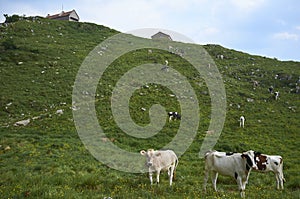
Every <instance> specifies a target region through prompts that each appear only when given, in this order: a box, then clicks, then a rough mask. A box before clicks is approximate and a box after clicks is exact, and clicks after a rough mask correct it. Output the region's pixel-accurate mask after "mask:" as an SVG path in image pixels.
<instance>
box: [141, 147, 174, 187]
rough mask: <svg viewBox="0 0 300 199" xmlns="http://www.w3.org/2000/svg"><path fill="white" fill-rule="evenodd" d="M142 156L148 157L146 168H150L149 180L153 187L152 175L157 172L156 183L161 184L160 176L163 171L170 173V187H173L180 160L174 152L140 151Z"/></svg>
mask: <svg viewBox="0 0 300 199" xmlns="http://www.w3.org/2000/svg"><path fill="white" fill-rule="evenodd" d="M140 153H141V155H143V156H145V157H146V159H147V160H146V166H147V167H148V168H149V178H150V182H151V185H152V184H153V180H152V174H153V172H157V176H156V183H157V184H158V183H159V175H160V171H161V170H165V171H168V176H169V179H170V186H171V185H172V181H173V175H174V176H175V170H176V167H177V165H178V158H177V156H176V154H175V152H174V151H172V150H158V151H155V150H153V149H148V150H147V151H144V150H142V151H140Z"/></svg>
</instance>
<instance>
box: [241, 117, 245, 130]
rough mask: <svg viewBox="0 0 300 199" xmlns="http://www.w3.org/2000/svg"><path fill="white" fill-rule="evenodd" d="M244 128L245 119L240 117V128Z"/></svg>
mask: <svg viewBox="0 0 300 199" xmlns="http://www.w3.org/2000/svg"><path fill="white" fill-rule="evenodd" d="M244 126H245V117H244V116H241V117H240V127H243V128H244Z"/></svg>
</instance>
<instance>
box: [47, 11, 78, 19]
mask: <svg viewBox="0 0 300 199" xmlns="http://www.w3.org/2000/svg"><path fill="white" fill-rule="evenodd" d="M72 12H75V13H76V11H75V10H71V11H69V12H64V11H61V13H59V14H55V15H49V14H48V15H47V17H46V18H48V19H57V18H61V17H67V16H69V15H70V14H71V13H72ZM76 15H77V13H76ZM77 16H78V15H77ZM78 18H79V17H78Z"/></svg>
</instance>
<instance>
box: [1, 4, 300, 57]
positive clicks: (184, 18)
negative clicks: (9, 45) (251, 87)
mask: <svg viewBox="0 0 300 199" xmlns="http://www.w3.org/2000/svg"><path fill="white" fill-rule="evenodd" d="M62 6H63V9H64V11H69V10H72V9H75V10H76V12H77V13H78V15H79V17H80V21H81V22H92V23H96V24H100V25H105V26H108V27H110V28H113V29H116V30H118V31H121V32H128V31H132V30H135V29H143V28H155V29H157V30H171V31H174V32H177V33H180V34H182V35H184V36H186V37H187V38H189V39H190V40H192V41H194V42H195V43H199V44H208V43H210V44H220V45H222V46H224V47H226V48H230V49H235V50H239V51H243V52H247V53H250V54H255V55H261V56H267V57H271V58H273V57H276V58H278V59H280V60H296V61H300V1H298V0H171V1H170V0H84V1H80V0H72V1H71V0H67V1H63V0H52V1H42V0H28V1H26V0H14V1H12V0H0V11H1V13H0V22H4V21H5V18H4V17H3V14H8V15H12V14H19V15H23V14H25V15H26V16H36V15H38V16H46V15H47V14H48V13H50V14H56V13H59V12H60V11H61V10H62ZM171 36H172V35H171Z"/></svg>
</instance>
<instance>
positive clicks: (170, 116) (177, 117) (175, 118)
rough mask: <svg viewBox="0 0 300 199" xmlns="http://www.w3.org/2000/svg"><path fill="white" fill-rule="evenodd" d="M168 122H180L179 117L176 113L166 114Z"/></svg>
mask: <svg viewBox="0 0 300 199" xmlns="http://www.w3.org/2000/svg"><path fill="white" fill-rule="evenodd" d="M168 116H169V122H170V121H171V120H172V119H173V120H181V115H180V114H179V113H178V112H168Z"/></svg>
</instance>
